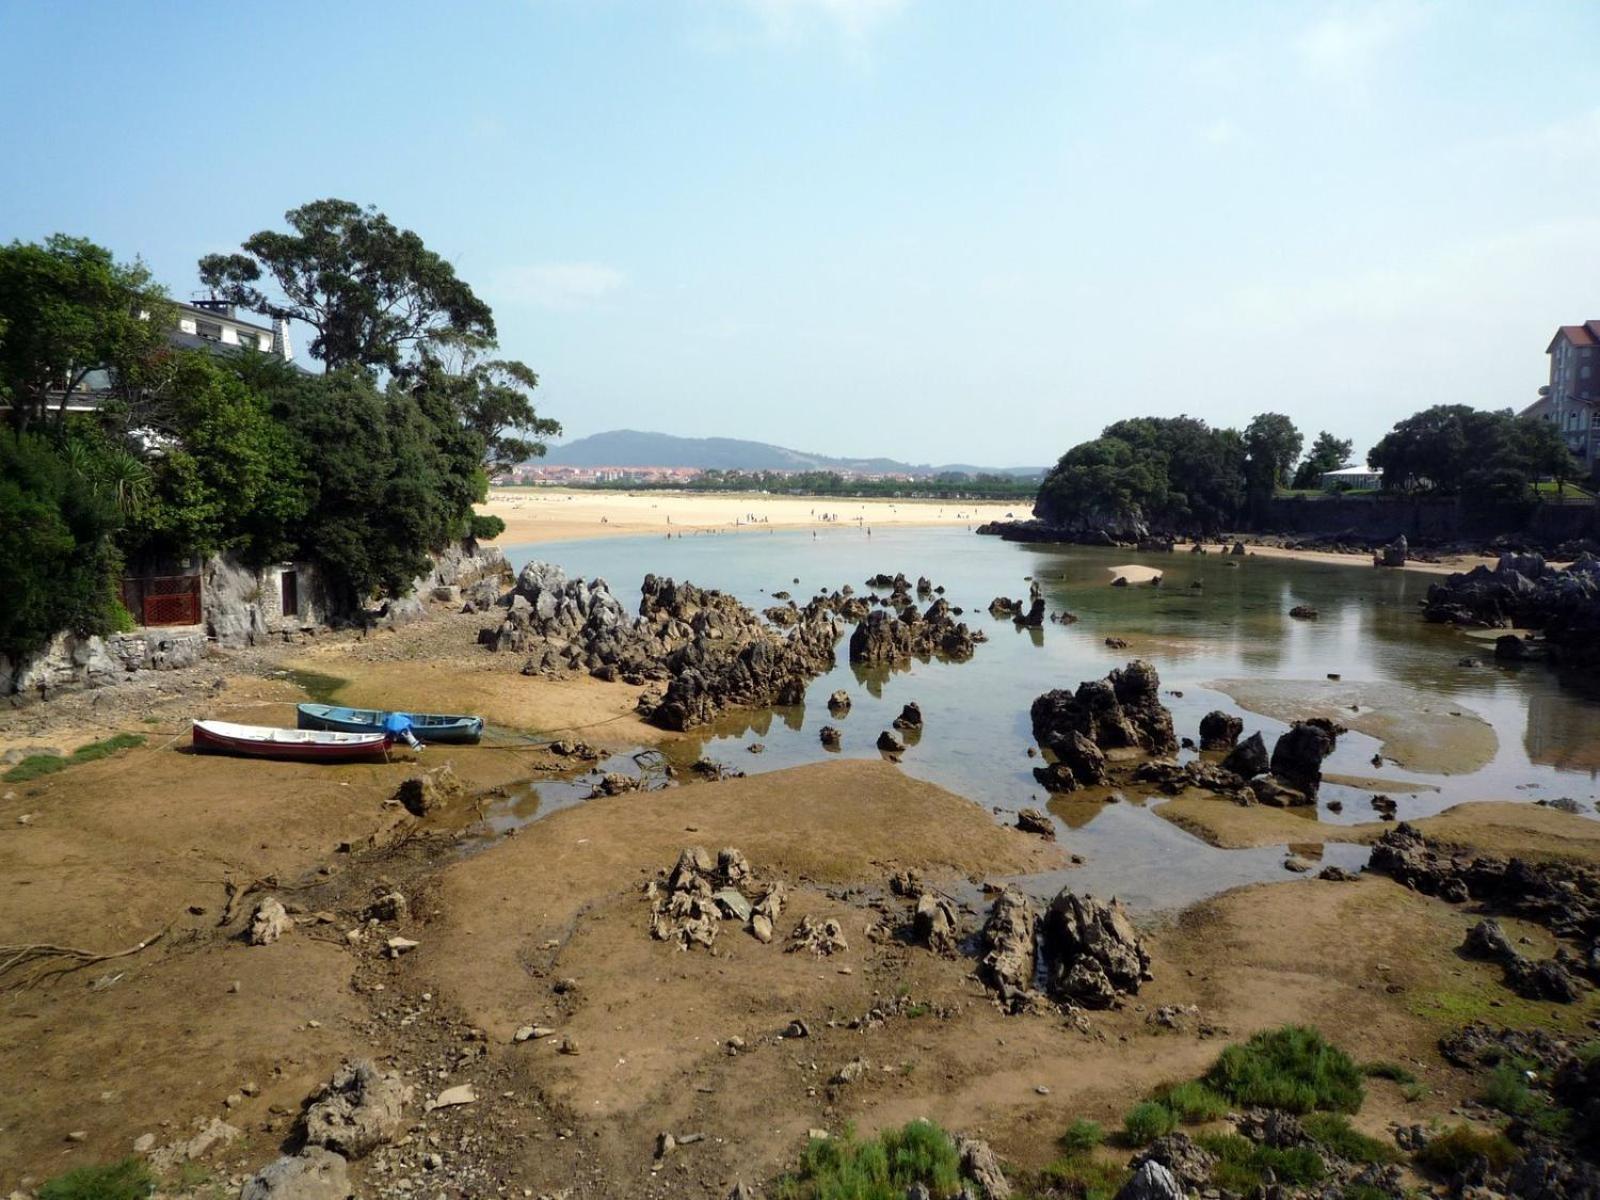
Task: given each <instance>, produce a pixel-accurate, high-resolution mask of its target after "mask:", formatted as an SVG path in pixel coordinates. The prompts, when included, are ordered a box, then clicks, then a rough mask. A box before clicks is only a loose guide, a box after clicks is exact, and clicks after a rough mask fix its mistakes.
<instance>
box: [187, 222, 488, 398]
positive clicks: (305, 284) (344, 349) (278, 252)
mask: <svg viewBox="0 0 1600 1200" xmlns="http://www.w3.org/2000/svg"><path fill="white" fill-rule="evenodd" d="M284 219H285V220H286V221H288V223H289V225H290V230H291V231H290V232H286V233H285V232H278V231H275V230H265V229H264V230H262V231H261V232H259V233H255V234H252V235H251V236H250V237H248V238H246V239H245V241H244V244H243V246H242V247H241V249H242V251H243V253H241V254H208V255H206V256H205V257H204V258H202V259H201V260H200V279H201V282H202V283H204V284H205V285H206V286H207V287H209V288H211V289H212V291H213V292H215V293H216V294H217V295H218V296H220V297H222V298H223V299H226V300H228V301H231V302H232V303H234V304H237V305H239V306H241V307H243V308H246V309H249V310H250V311H251V312H257V313H262V314H264V315H266V316H269V317H273V318H286V319H289V320H294V321H301V322H304V323H305V324H307V325H309V326H310V327H311V328H312V329H314V330H315V331H316V338H315V340H314V341H313V342H312V343H311V353H312V354H313V355H314V356H316V357H317V358H320V359H321V360H322V361H323V362H324V363H325V364H326V365H327V367H328V369H329V370H330V371H333V370H337V369H338V368H340V367H346V366H361V367H371V368H377V369H381V370H387V371H399V370H401V369H402V367H404V366H406V365H407V363H408V361H410V357H409V356H420V355H423V354H425V353H426V352H427V351H428V349H429V347H430V344H431V343H433V342H434V341H436V340H437V339H440V338H441V337H468V338H474V339H478V340H480V341H481V342H484V343H487V344H492V343H493V341H494V336H495V328H494V316H493V314H492V313H491V312H490V310H489V306H488V305H487V304H485V303H484V302H483V301H482V300H480V299H478V297H477V296H476V295H475V294H474V293H473V291H472V289H471V288H470V287H468V286H467V284H466V283H465V282H464V281H463V280H461V279H459V278H458V277H457V276H456V272H455V268H454V267H452V266H451V265H450V264H449V263H448V262H447V261H446V260H445V259H443V258H441V257H440V256H439V255H438V254H436V253H435V252H434V251H432V250H429V249H428V247H427V246H426V245H424V244H423V241H422V239H421V238H420V237H419V236H418V235H417V234H415V233H413V232H411V231H410V230H409V229H400V228H397V227H396V226H395V225H394V223H393V222H391V221H390V220H389V218H388V217H386V216H384V215H383V214H382V213H380V212H378V211H377V209H375V208H372V207H370V206H369V207H367V208H362V207H361V206H360V205H357V204H353V203H351V202H350V201H348V200H332V199H330V200H315V201H312V202H311V203H310V204H304V205H301V206H300V207H299V208H292V209H290V210H289V211H288V212H287V213H286V214H284ZM265 276H270V277H271V280H272V282H273V284H274V285H275V287H276V293H275V294H268V293H267V292H266V291H264V290H263V289H262V288H261V286H260V284H261V282H262V280H263V278H264V277H265Z"/></svg>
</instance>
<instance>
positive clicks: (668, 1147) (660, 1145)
mask: <svg viewBox="0 0 1600 1200" xmlns="http://www.w3.org/2000/svg"><path fill="white" fill-rule="evenodd" d="M677 1148H678V1139H677V1138H675V1137H673V1136H672V1135H671V1134H670V1133H661V1134H657V1135H656V1158H657V1159H663V1158H665V1157H666V1156H667V1155H669V1154H671V1153H672V1152H673V1151H674V1150H676V1149H677Z"/></svg>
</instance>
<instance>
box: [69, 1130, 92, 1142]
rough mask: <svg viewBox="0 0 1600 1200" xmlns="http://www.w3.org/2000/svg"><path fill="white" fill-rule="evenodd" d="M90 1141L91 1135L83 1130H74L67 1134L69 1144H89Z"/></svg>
mask: <svg viewBox="0 0 1600 1200" xmlns="http://www.w3.org/2000/svg"><path fill="white" fill-rule="evenodd" d="M88 1140H89V1134H88V1133H87V1132H86V1131H85V1130H82V1129H74V1130H73V1131H72V1132H71V1133H69V1134H67V1141H69V1142H87V1141H88Z"/></svg>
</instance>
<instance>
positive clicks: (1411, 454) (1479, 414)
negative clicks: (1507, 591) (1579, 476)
mask: <svg viewBox="0 0 1600 1200" xmlns="http://www.w3.org/2000/svg"><path fill="white" fill-rule="evenodd" d="M1367 462H1368V465H1369V466H1371V467H1372V468H1373V469H1375V470H1379V471H1382V472H1383V487H1384V489H1385V490H1386V491H1428V492H1437V493H1439V494H1441V495H1461V494H1467V495H1470V496H1472V497H1474V498H1483V499H1495V500H1515V499H1523V498H1526V496H1527V494H1528V492H1529V490H1530V489H1531V488H1532V486H1533V484H1534V483H1536V482H1537V481H1538V480H1539V479H1541V478H1543V477H1546V476H1550V477H1553V478H1556V479H1565V478H1569V477H1570V476H1571V475H1572V474H1573V473H1575V471H1576V465H1575V464H1574V463H1573V462H1572V458H1571V456H1570V455H1569V454H1568V453H1567V450H1566V445H1565V443H1564V442H1563V441H1562V438H1561V435H1560V433H1559V431H1557V430H1556V429H1555V428H1554V426H1552V425H1551V424H1550V423H1549V422H1548V421H1541V420H1539V419H1538V418H1534V417H1518V416H1516V415H1514V414H1513V413H1512V411H1511V410H1510V409H1501V410H1499V411H1488V410H1485V409H1478V408H1472V407H1470V406H1468V405H1465V404H1439V405H1435V406H1434V407H1432V408H1428V409H1424V410H1423V411H1421V412H1419V413H1415V414H1413V415H1412V416H1409V417H1406V418H1405V419H1404V420H1401V421H1397V422H1396V423H1395V426H1394V428H1393V429H1391V430H1390V431H1389V432H1388V433H1386V434H1385V435H1384V436H1383V438H1382V439H1381V440H1380V441H1379V442H1378V444H1377V445H1376V446H1374V447H1373V448H1372V450H1371V452H1370V453H1369V454H1368V455H1367Z"/></svg>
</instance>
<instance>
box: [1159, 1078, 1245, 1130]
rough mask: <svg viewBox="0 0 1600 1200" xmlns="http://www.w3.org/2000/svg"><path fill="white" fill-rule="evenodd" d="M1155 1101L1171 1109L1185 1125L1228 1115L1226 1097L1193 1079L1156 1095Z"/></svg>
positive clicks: (1214, 1119)
mask: <svg viewBox="0 0 1600 1200" xmlns="http://www.w3.org/2000/svg"><path fill="white" fill-rule="evenodd" d="M1155 1099H1157V1100H1159V1101H1160V1102H1161V1103H1162V1104H1164V1105H1166V1106H1167V1107H1168V1108H1169V1109H1171V1110H1172V1115H1173V1116H1175V1117H1177V1118H1178V1120H1180V1121H1182V1122H1183V1123H1184V1124H1185V1125H1196V1124H1199V1123H1200V1122H1202V1121H1216V1120H1219V1119H1220V1118H1222V1117H1224V1116H1226V1115H1227V1113H1228V1101H1227V1098H1226V1097H1224V1096H1219V1095H1217V1093H1216V1092H1214V1091H1212V1090H1211V1089H1210V1088H1208V1087H1207V1086H1206V1085H1205V1084H1203V1083H1200V1082H1197V1081H1196V1080H1192V1079H1191V1080H1189V1081H1187V1082H1185V1083H1180V1084H1176V1085H1174V1086H1173V1087H1170V1088H1167V1089H1166V1090H1165V1091H1162V1092H1158V1093H1156V1096H1155Z"/></svg>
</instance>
